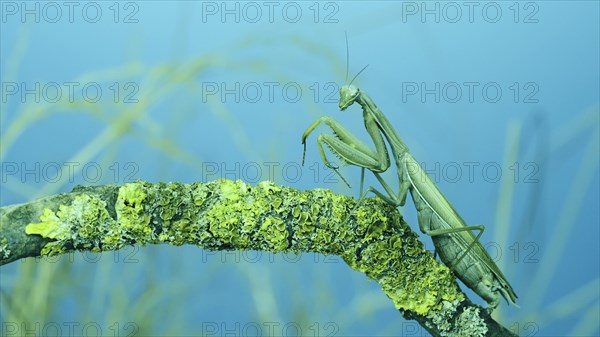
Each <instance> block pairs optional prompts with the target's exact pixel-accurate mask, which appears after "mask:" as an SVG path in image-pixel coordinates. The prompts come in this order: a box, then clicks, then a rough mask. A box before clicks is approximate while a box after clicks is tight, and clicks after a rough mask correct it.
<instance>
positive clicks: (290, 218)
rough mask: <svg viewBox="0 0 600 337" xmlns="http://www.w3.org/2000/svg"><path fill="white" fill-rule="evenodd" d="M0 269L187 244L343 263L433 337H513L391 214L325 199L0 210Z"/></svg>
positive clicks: (212, 199) (115, 202) (165, 190)
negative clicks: (40, 259)
mask: <svg viewBox="0 0 600 337" xmlns="http://www.w3.org/2000/svg"><path fill="white" fill-rule="evenodd" d="M0 229H1V232H0V265H3V264H6V263H9V262H12V261H15V260H18V259H22V258H25V257H31V256H42V255H58V254H63V253H67V252H71V251H75V250H78V251H94V252H100V251H110V250H118V249H120V248H123V247H124V246H126V245H133V244H139V245H145V244H163V243H166V244H171V245H176V246H179V245H184V244H193V245H197V246H199V247H201V248H203V249H207V250H260V251H268V252H273V253H278V252H295V253H300V252H315V253H320V254H324V255H329V254H334V255H337V256H340V257H341V258H342V259H343V260H344V261H345V262H346V263H347V264H348V265H349V266H350V267H351V268H352V269H355V270H357V271H360V272H363V273H365V274H366V275H367V276H368V277H369V278H372V279H374V280H375V281H376V282H377V283H378V284H379V285H380V286H381V288H382V290H383V291H384V292H385V293H386V294H387V296H388V297H389V298H390V299H391V300H392V301H393V303H394V305H395V307H396V308H397V309H398V310H399V311H400V312H401V313H402V315H403V316H404V317H405V318H406V319H414V320H417V321H418V322H419V323H420V324H421V326H423V327H424V328H425V329H426V330H427V331H429V332H430V333H431V334H432V335H433V336H515V335H514V334H512V333H511V332H510V331H508V330H507V329H505V328H504V327H502V326H501V325H499V324H498V323H497V322H495V321H494V320H493V319H492V318H491V317H490V315H489V314H488V313H487V311H486V310H483V309H482V308H481V307H479V306H477V305H474V304H473V303H471V301H469V300H468V299H467V298H466V296H465V295H464V294H463V293H462V292H461V291H460V289H459V288H458V285H457V283H456V280H455V278H454V276H453V275H452V273H451V272H450V271H449V270H448V268H446V267H445V266H444V265H442V264H440V263H439V262H438V261H437V260H435V259H434V257H433V256H432V254H430V253H429V252H428V251H426V250H425V249H424V248H423V244H422V243H421V242H419V241H418V238H417V235H416V234H415V233H414V232H413V231H412V230H411V229H410V228H409V227H408V225H407V224H406V222H404V220H403V219H402V217H401V216H400V214H399V213H398V211H397V209H395V208H393V207H392V206H389V205H388V204H386V203H385V202H383V201H381V200H380V199H378V198H368V199H365V200H364V201H363V202H361V203H357V201H356V200H355V199H353V198H350V197H346V196H340V195H336V194H334V193H332V192H331V191H329V190H324V189H315V190H311V191H304V192H302V191H298V190H295V189H292V188H289V187H283V186H277V185H274V184H273V183H270V182H261V183H259V184H258V185H257V186H256V187H253V186H250V185H248V184H246V183H244V182H242V181H239V180H238V181H235V182H234V181H230V180H225V179H221V180H217V181H214V182H210V183H193V184H181V183H159V184H150V183H147V182H143V181H138V182H135V183H131V184H125V185H123V186H117V185H106V186H96V187H81V186H78V187H76V188H75V189H73V191H72V192H69V193H63V194H58V195H54V196H50V197H47V198H43V199H39V200H35V201H32V202H29V203H24V204H19V205H10V206H5V207H1V208H0Z"/></svg>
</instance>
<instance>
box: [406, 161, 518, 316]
mask: <svg viewBox="0 0 600 337" xmlns="http://www.w3.org/2000/svg"><path fill="white" fill-rule="evenodd" d="M398 162H399V163H401V165H402V171H403V172H404V174H403V175H404V177H403V178H404V179H408V181H409V182H410V186H409V190H410V194H411V196H412V199H413V203H414V204H415V208H416V209H417V214H418V222H419V228H420V229H421V231H422V232H423V233H425V234H427V235H429V236H431V239H432V241H433V244H434V246H435V250H436V252H437V253H438V255H439V256H440V260H442V262H443V263H444V264H445V265H446V266H448V267H449V268H450V269H452V270H453V271H454V273H455V275H456V276H457V277H458V278H459V279H460V280H461V281H462V282H463V283H464V284H465V285H466V286H468V287H469V288H471V289H473V291H475V293H477V295H479V296H481V297H482V298H483V299H484V300H485V301H486V302H488V303H489V304H490V307H491V308H492V309H493V308H495V307H496V306H497V305H498V303H499V302H500V298H499V296H498V293H500V295H502V297H504V298H505V299H506V300H507V301H509V302H511V303H513V304H514V303H515V300H516V298H517V295H516V294H515V292H514V290H513V288H512V287H511V286H510V284H509V283H508V280H507V279H506V277H505V276H504V275H503V274H502V272H501V271H500V269H499V268H498V266H496V263H495V262H494V261H493V260H492V258H491V257H490V255H489V254H488V253H487V251H486V250H485V248H484V247H483V246H482V245H481V243H480V242H479V237H480V236H481V234H482V233H483V228H484V227H483V226H482V225H479V226H467V225H466V223H465V221H464V220H463V219H462V218H461V217H460V215H459V214H458V212H456V210H455V209H454V207H452V205H451V204H450V203H449V202H448V200H446V198H445V197H444V195H443V194H442V192H441V191H440V190H439V188H438V187H437V185H436V184H435V183H434V182H433V180H432V179H431V178H430V177H429V175H428V174H427V172H425V170H423V168H422V167H421V165H420V164H419V163H418V162H416V161H415V159H414V158H413V156H412V155H411V154H410V153H408V152H406V153H404V154H402V155H401V158H400V159H399V161H398ZM472 230H479V231H480V233H479V235H477V236H475V235H474V234H473V233H472V232H471V231H472Z"/></svg>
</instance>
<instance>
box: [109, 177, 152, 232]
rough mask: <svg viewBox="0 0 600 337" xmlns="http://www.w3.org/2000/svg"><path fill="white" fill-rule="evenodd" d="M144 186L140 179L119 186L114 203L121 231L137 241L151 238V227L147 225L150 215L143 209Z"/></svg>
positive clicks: (145, 195)
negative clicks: (129, 234)
mask: <svg viewBox="0 0 600 337" xmlns="http://www.w3.org/2000/svg"><path fill="white" fill-rule="evenodd" d="M146 188H147V187H146V186H145V184H144V183H143V182H141V181H138V182H135V183H129V184H125V185H123V186H121V188H119V195H118V197H117V202H116V203H115V211H116V212H117V221H118V222H119V225H120V226H121V228H122V229H123V231H125V232H128V233H131V236H132V239H134V240H135V241H137V242H148V241H151V239H152V228H150V227H149V226H148V224H149V223H150V215H149V214H148V213H147V212H146V210H145V205H146V204H145V201H146V197H147V193H146Z"/></svg>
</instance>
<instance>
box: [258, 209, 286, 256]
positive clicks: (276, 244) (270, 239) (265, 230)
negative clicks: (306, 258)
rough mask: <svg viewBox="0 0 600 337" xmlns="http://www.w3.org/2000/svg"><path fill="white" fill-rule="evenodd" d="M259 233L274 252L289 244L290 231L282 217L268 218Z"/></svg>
mask: <svg viewBox="0 0 600 337" xmlns="http://www.w3.org/2000/svg"><path fill="white" fill-rule="evenodd" d="M259 235H260V236H261V237H262V238H263V240H264V241H265V242H266V243H267V248H268V249H269V250H271V251H273V252H280V251H282V250H284V249H286V248H287V247H288V245H289V241H288V237H289V233H288V231H287V230H286V226H285V222H283V220H281V219H277V218H272V217H268V218H266V219H265V221H264V222H263V224H262V225H261V226H260V231H259Z"/></svg>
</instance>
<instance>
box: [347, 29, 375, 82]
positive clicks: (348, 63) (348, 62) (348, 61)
mask: <svg viewBox="0 0 600 337" xmlns="http://www.w3.org/2000/svg"><path fill="white" fill-rule="evenodd" d="M344 36H346V81H345V82H346V83H348V73H349V68H350V48H349V47H348V32H347V31H344ZM368 66H369V65H368V64H367V65H366V66H364V68H362V69H361V70H360V71H359V72H358V74H356V75H355V76H354V77H353V78H352V81H350V83H348V85H351V84H352V83H353V82H354V80H355V79H356V78H357V77H358V75H360V73H362V72H363V71H364V70H365V69H367V67H368Z"/></svg>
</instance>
